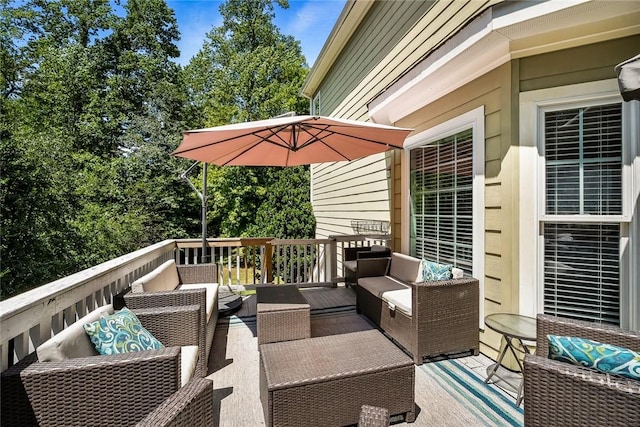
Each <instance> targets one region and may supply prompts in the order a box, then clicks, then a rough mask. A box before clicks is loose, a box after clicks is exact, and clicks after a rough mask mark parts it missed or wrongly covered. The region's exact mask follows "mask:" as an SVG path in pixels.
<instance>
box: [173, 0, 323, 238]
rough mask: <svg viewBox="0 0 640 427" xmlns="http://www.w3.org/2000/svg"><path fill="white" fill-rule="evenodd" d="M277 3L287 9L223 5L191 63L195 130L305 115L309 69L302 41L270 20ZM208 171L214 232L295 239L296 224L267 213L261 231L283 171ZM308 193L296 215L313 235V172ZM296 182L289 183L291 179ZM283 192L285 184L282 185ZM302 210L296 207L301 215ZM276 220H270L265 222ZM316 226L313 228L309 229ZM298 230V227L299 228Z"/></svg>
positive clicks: (265, 0) (267, 4) (260, 1)
mask: <svg viewBox="0 0 640 427" xmlns="http://www.w3.org/2000/svg"><path fill="white" fill-rule="evenodd" d="M274 4H277V5H279V6H280V7H283V8H287V7H288V2H287V1H286V0H280V1H273V2H272V1H270V0H228V1H227V2H226V3H224V4H223V5H222V6H220V13H221V15H222V17H223V23H222V25H221V26H220V27H217V28H214V29H212V30H211V31H210V32H209V33H208V34H207V38H206V40H205V43H204V46H203V48H202V49H201V50H200V51H199V52H198V54H197V55H196V56H195V57H194V58H193V60H192V61H191V62H190V63H189V65H188V66H187V67H186V70H185V72H186V78H187V86H188V94H189V98H190V99H189V101H190V105H191V106H192V108H193V110H192V112H191V114H190V117H192V118H193V120H194V122H193V123H192V125H193V127H203V126H217V125H222V124H228V123H238V122H244V121H251V120H259V119H266V118H269V117H274V116H277V115H280V114H283V113H285V112H288V111H297V112H298V113H303V112H305V111H307V108H308V103H307V101H306V100H304V99H303V98H302V97H301V96H300V95H299V94H298V91H299V89H300V87H301V85H302V83H303V82H304V79H305V77H306V75H307V72H308V67H307V65H306V61H305V59H304V56H303V55H302V51H301V48H300V43H299V42H298V41H297V40H295V39H294V38H293V37H291V36H285V35H283V34H281V33H280V31H279V29H278V28H277V27H276V26H275V25H274V24H273V18H274V16H275V15H274ZM212 169H213V171H212V173H211V174H210V175H209V188H210V191H211V194H210V196H209V202H210V204H209V217H208V220H209V223H210V227H209V231H210V232H212V233H219V234H220V235H224V236H240V235H247V233H248V232H249V230H250V231H251V233H257V234H259V235H262V236H264V235H265V230H272V231H273V232H278V233H281V232H282V233H285V234H278V235H274V236H275V237H281V238H286V237H292V236H290V235H288V234H286V233H288V232H289V231H290V230H291V229H289V228H287V227H283V226H281V225H277V224H276V223H275V222H274V221H275V217H269V216H268V215H265V216H264V217H263V218H262V220H261V225H262V227H261V228H257V227H256V225H257V222H256V213H257V212H259V211H260V210H261V209H262V210H263V211H265V212H266V211H268V210H269V209H270V208H269V207H266V206H265V207H264V208H262V206H264V205H265V204H267V203H270V202H271V201H272V200H271V201H270V200H268V195H269V194H270V193H271V192H272V190H273V188H272V187H273V186H275V187H278V186H282V182H283V181H282V180H281V179H280V174H281V173H286V172H284V170H281V169H273V170H269V168H249V167H222V168H217V167H213V168H212ZM297 173H302V174H306V175H307V180H306V183H303V182H302V181H304V180H301V181H300V183H299V185H305V187H304V188H305V191H304V192H303V193H297V191H298V188H293V187H291V190H292V191H293V192H294V193H296V194H297V195H298V196H299V197H301V198H300V199H299V200H298V204H297V207H293V208H292V211H291V212H290V213H292V215H294V216H295V214H297V215H298V217H299V221H300V222H303V223H305V224H306V225H305V226H300V227H299V228H297V229H296V230H297V231H300V230H306V231H307V232H308V233H310V234H307V235H306V236H304V237H312V235H313V225H311V224H315V220H314V219H313V215H310V211H309V210H307V209H305V208H303V206H305V203H307V202H308V200H309V191H308V190H309V184H308V173H309V172H308V169H306V168H300V169H298V172H297ZM290 184H291V183H290ZM283 188H285V189H286V186H285V187H283ZM296 211H297V212H296ZM268 221H271V222H272V223H271V224H269V225H267V223H266V222H268ZM309 225H311V227H309ZM297 231H296V232H297Z"/></svg>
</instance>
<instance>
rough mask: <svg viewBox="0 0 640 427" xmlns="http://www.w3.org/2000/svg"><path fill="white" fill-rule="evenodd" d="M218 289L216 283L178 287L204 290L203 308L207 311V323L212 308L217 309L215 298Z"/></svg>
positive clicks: (216, 299) (190, 284)
mask: <svg viewBox="0 0 640 427" xmlns="http://www.w3.org/2000/svg"><path fill="white" fill-rule="evenodd" d="M218 287H219V285H218V284H217V283H189V284H184V285H180V287H179V288H178V289H200V288H204V289H205V291H206V296H205V304H206V307H205V308H206V310H207V322H208V321H209V319H210V318H211V314H213V310H214V308H215V309H217V308H218V307H217V306H215V304H216V302H217V301H218V298H217V296H218ZM214 306H215V307H214Z"/></svg>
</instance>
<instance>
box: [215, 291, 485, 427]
mask: <svg viewBox="0 0 640 427" xmlns="http://www.w3.org/2000/svg"><path fill="white" fill-rule="evenodd" d="M302 292H303V295H304V296H305V297H306V298H307V301H309V304H310V305H311V331H312V336H323V335H332V334H338V333H348V332H355V331H361V330H367V329H372V328H374V326H373V325H372V324H371V323H370V322H369V321H368V320H367V319H366V318H364V317H363V316H360V315H358V314H356V313H355V310H354V308H355V293H354V292H353V290H352V289H349V288H343V287H338V288H312V289H304V290H302ZM255 313H256V303H255V296H251V297H248V298H247V299H245V301H243V305H242V308H241V309H240V310H239V311H238V312H237V313H235V315H233V316H230V317H227V318H222V319H220V320H219V321H218V326H217V328H216V332H215V337H214V342H213V347H212V350H211V356H210V358H209V375H208V378H210V379H212V380H213V382H214V390H215V404H214V408H213V410H214V425H215V426H220V427H254V426H263V425H265V423H264V416H263V412H262V405H261V403H260V398H259V387H258V382H259V380H258V378H259V375H258V369H259V359H258V357H259V356H258V349H257V338H256V317H255ZM457 360H459V361H461V362H462V363H464V364H465V365H466V366H468V368H469V369H473V370H478V371H484V370H486V367H487V366H488V365H489V364H490V363H491V362H492V361H491V360H490V359H489V358H487V357H486V356H483V355H480V356H476V357H466V358H460V359H457ZM430 381H431V380H430V379H429V378H428V377H427V376H426V375H425V374H424V372H423V371H422V370H420V369H418V368H416V405H417V406H418V407H420V408H423V410H430V409H431V407H432V406H433V404H432V402H430V400H432V399H433V396H432V395H430V393H429V390H430V388H432V386H433V384H430ZM453 404H454V405H455V402H454V403H453ZM463 409H464V408H462V406H461V407H460V408H459V410H458V411H456V408H451V409H449V408H447V410H446V411H444V412H445V413H443V414H442V417H443V418H442V419H441V420H440V421H437V423H436V421H435V420H437V419H438V418H437V417H438V415H437V414H429V417H427V416H425V415H423V416H420V414H418V417H417V419H416V422H415V423H413V424H406V423H402V422H401V423H399V424H394V425H401V426H403V425H408V426H416V427H419V426H431V425H440V426H446V425H451V426H454V425H468V426H470V425H485V424H478V423H477V420H475V419H473V418H469V417H468V416H467V415H465V411H464V410H463ZM451 411H453V412H454V413H455V412H457V414H456V415H455V416H454V417H453V418H450V417H449V415H450V412H451ZM434 417H436V418H434ZM465 417H466V418H465ZM427 420H429V421H427ZM460 423H462V424H460Z"/></svg>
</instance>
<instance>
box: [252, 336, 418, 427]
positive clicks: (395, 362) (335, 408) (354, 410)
mask: <svg viewBox="0 0 640 427" xmlns="http://www.w3.org/2000/svg"><path fill="white" fill-rule="evenodd" d="M414 384H415V367H414V365H413V361H412V360H411V358H410V357H409V356H407V355H406V354H405V353H403V352H402V351H401V350H400V349H399V348H398V347H396V346H395V345H393V344H392V343H391V342H390V341H389V340H388V339H387V338H385V337H384V335H382V334H381V333H380V332H379V331H378V330H368V331H362V332H353V333H348V334H342V335H331V336H325V337H316V338H310V339H305V340H297V341H288V342H278V343H271V344H263V345H261V346H260V399H261V401H262V408H263V411H264V417H265V424H266V425H267V426H296V427H299V426H305V427H306V426H318V427H325V426H343V425H350V424H357V423H358V420H359V418H360V413H361V409H362V405H370V406H375V407H380V408H386V409H387V410H388V411H389V414H391V415H392V416H395V415H399V414H405V419H406V421H407V422H413V421H414V420H415V404H414V397H415V392H414Z"/></svg>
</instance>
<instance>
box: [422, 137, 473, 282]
mask: <svg viewBox="0 0 640 427" xmlns="http://www.w3.org/2000/svg"><path fill="white" fill-rule="evenodd" d="M410 158H411V184H410V185H411V187H410V188H411V200H412V208H413V212H412V217H413V218H412V224H414V227H415V230H414V236H412V237H413V238H412V242H411V245H412V247H411V253H412V255H414V256H417V257H422V258H425V259H428V260H431V261H436V262H440V263H445V264H453V265H454V266H456V267H458V268H461V269H463V270H464V271H465V273H467V274H469V275H471V274H472V267H473V258H472V237H473V134H472V131H471V130H467V131H463V132H461V133H458V134H456V135H453V136H450V137H447V138H444V139H441V140H439V141H437V142H435V143H432V144H429V145H425V146H422V147H418V148H415V149H412V150H411V152H410Z"/></svg>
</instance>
